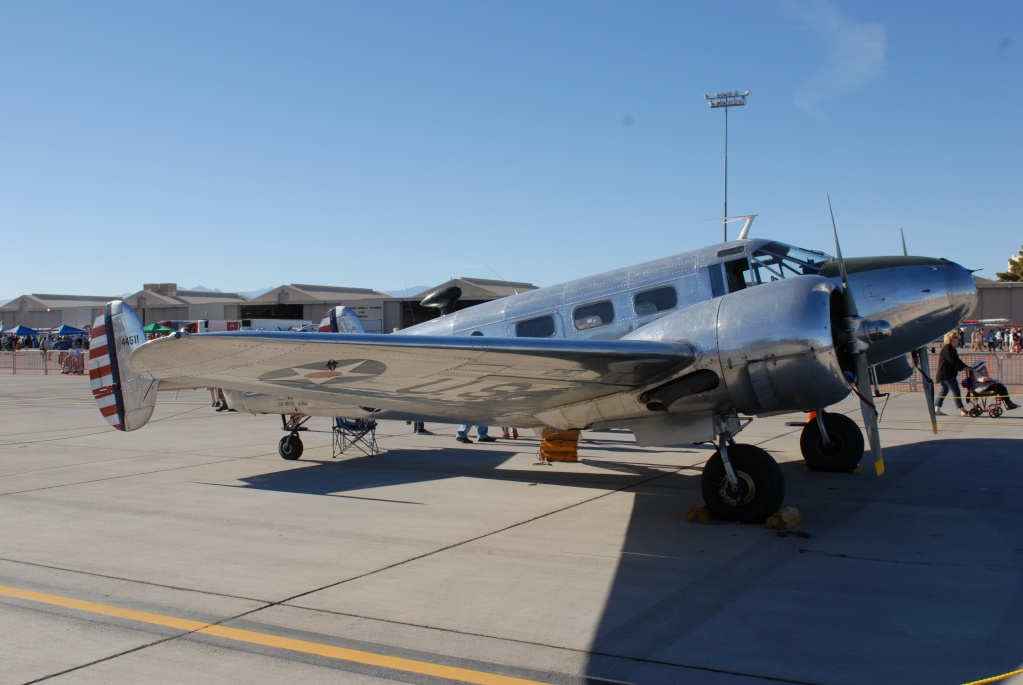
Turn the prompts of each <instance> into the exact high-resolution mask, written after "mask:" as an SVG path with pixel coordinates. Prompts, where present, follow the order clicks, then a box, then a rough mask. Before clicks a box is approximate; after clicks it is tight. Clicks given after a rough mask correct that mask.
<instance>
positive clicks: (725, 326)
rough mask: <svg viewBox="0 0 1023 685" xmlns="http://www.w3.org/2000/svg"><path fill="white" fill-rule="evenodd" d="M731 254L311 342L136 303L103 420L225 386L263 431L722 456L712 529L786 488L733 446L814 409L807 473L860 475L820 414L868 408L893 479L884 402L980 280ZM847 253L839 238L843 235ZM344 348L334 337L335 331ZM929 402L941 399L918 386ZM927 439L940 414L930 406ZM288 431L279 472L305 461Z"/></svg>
mask: <svg viewBox="0 0 1023 685" xmlns="http://www.w3.org/2000/svg"><path fill="white" fill-rule="evenodd" d="M750 221H752V219H750V220H749V221H748V222H747V225H746V227H745V228H744V230H743V231H742V233H741V235H740V238H739V239H738V240H733V241H730V242H725V243H721V244H716V245H713V246H710V247H705V248H701V249H698V250H693V251H691V252H684V253H682V254H678V255H675V256H672V257H665V258H662V259H657V260H654V261H650V262H646V263H643V264H638V265H635V266H630V267H626V268H623V269H618V270H616V271H609V272H606V273H602V274H598V275H596V276H590V277H588V278H582V279H579V280H574V281H569V282H567V283H562V284H560V285H553V286H549V287H545V288H540V289H538V290H534V291H530V292H526V293H521V294H517V295H513V296H510V297H506V298H503V299H500V300H495V301H492V302H487V303H484V304H479V305H476V306H473V307H469V308H466V309H463V310H460V311H454V308H455V301H456V300H457V297H458V295H459V293H457V292H454V290H457V289H446V290H441V291H438V292H434V293H431V294H430V295H429V296H428V297H427V298H425V299H424V300H423V304H424V305H427V306H435V307H438V308H440V309H441V312H442V315H441V316H440V317H439V318H436V319H433V320H430V321H427V322H425V323H421V324H418V325H416V326H412V327H410V328H407V329H404V330H402V331H400V332H397V333H394V334H391V335H366V334H364V329H363V328H362V324H361V322H360V321H359V320H358V317H357V316H356V315H355V314H354V313H353V312H351V311H350V310H346V309H345V308H337V309H336V310H332V311H330V312H328V314H327V316H326V317H325V318H324V322H323V324H321V330H322V331H330V332H318V333H294V332H286V331H285V332H271V331H230V332H218V333H204V334H192V335H190V334H187V333H181V332H179V333H176V334H174V335H172V336H169V337H166V338H159V339H156V340H152V341H149V342H146V341H145V335H144V334H143V333H142V323H141V321H140V320H139V318H138V316H137V315H136V314H135V312H134V311H133V310H132V309H131V308H130V307H129V306H128V305H127V304H125V303H124V302H120V301H115V302H111V303H109V304H108V305H107V306H106V307H105V309H104V311H103V312H102V313H101V314H100V315H99V317H97V319H96V323H95V326H94V328H93V330H92V344H91V350H90V361H89V371H90V377H91V382H92V388H93V394H94V396H95V397H96V400H97V402H98V403H99V405H100V410H101V412H102V413H103V415H104V416H105V417H106V418H107V419H108V421H109V422H110V423H111V424H112V425H113V426H114V427H115V428H118V429H119V430H124V431H131V430H136V429H138V428H141V427H142V426H143V425H144V424H145V423H146V422H147V421H148V420H149V418H150V417H151V416H152V413H153V409H154V406H155V401H156V395H157V390H158V389H163V390H172V389H183V388H204V387H218V388H222V389H225V391H226V392H227V393H228V400H229V402H230V404H231V405H232V406H233V407H234V408H236V409H239V410H244V411H249V412H251V413H257V414H280V415H282V416H284V415H290V414H300V415H303V416H325V417H344V418H348V419H353V418H365V419H384V418H386V419H401V420H433V421H441V422H458V423H463V422H465V423H470V424H493V425H503V426H517V427H519V428H530V427H534V428H539V427H545V426H549V427H553V428H557V429H603V428H618V429H628V430H630V431H632V432H633V434H634V435H635V438H636V441H637V442H638V443H639V444H641V445H644V446H669V445H682V444H692V443H701V442H713V443H716V446H717V450H716V452H715V453H714V455H713V456H712V457H711V459H710V460H709V461H708V462H707V465H706V467H705V469H704V471H703V475H702V480H701V490H702V494H703V496H704V500H705V503H706V505H707V507H708V508H709V509H710V510H711V511H712V513H714V514H715V515H716V516H717V517H719V518H722V519H726V520H737V521H742V522H759V521H763V520H764V519H765V518H766V517H768V516H770V515H771V514H773V513H774V512H776V511H777V510H778V509H779V508H780V506H781V504H782V501H783V499H784V494H785V482H784V477H783V474H782V472H781V469H780V468H779V466H778V464H777V463H776V462H775V461H774V459H773V458H772V457H771V456H770V455H769V454H768V453H767V452H766V451H764V450H762V449H760V448H758V447H755V446H753V445H748V444H742V443H738V442H736V441H735V436H736V435H737V434H738V433H739V432H740V431H741V430H742V429H743V428H745V427H746V426H747V425H748V424H749V422H750V421H751V420H752V417H755V416H766V415H774V414H780V413H786V412H816V418H815V419H810V420H808V421H807V423H806V425H805V427H804V429H803V433H802V436H801V439H800V448H801V452H802V456H803V458H804V459H805V461H806V463H807V465H808V466H809V467H810V468H812V469H817V470H824V471H848V470H851V469H853V468H855V467H856V466H857V465H858V464H859V462H860V460H861V458H862V456H863V454H864V449H865V448H864V438H863V433H861V431H860V429H859V427H858V426H857V425H856V423H855V422H854V421H852V420H851V419H849V418H848V417H846V416H845V415H842V414H837V413H828V412H826V411H825V409H826V408H827V407H829V406H831V405H832V404H834V403H836V402H839V401H840V400H842V399H844V398H845V397H847V396H848V394H849V393H850V392H853V393H855V394H857V395H858V396H859V397H860V402H861V408H862V410H863V417H864V425H865V428H866V430H867V436H868V438H869V441H870V446H871V452H872V456H873V458H874V462H875V467H876V469H877V472H878V474H881V473H882V472H883V462H882V460H881V458H882V454H881V446H880V440H879V437H878V432H877V413H876V411H875V410H874V407H873V404H872V396H873V393H872V387H874V388H876V385H877V384H879V383H888V382H896V381H899V380H904V379H906V378H908V377H909V376H910V375H911V374H912V373H913V372H914V368H915V369H918V370H919V371H920V373H921V374H922V375H923V376H924V378H925V379H927V380H929V379H928V378H927V375H928V369H927V367H926V360H927V356H926V355H923V354H919V352H920V351H921V350H922V348H924V346H926V345H927V344H928V343H929V342H931V341H932V340H934V339H936V338H938V337H940V336H941V335H942V334H944V333H945V332H946V331H948V330H950V329H952V328H954V327H955V326H957V325H958V324H959V323H960V322H961V321H962V320H963V319H964V318H965V317H966V316H967V315H968V314H969V313H970V312H971V311H972V309H973V307H974V305H975V303H976V299H977V292H976V286H975V284H974V280H973V277H972V275H971V273H970V272H969V271H968V270H967V269H965V268H963V267H962V266H960V265H958V264H955V263H953V262H950V261H948V260H945V259H935V258H930V257H913V256H906V255H903V256H893V257H867V258H859V259H842V257H841V250H840V249H837V250H836V251H837V253H838V256H837V257H831V256H829V255H827V254H824V253H822V252H815V251H812V250H806V249H801V248H798V247H794V246H791V245H787V244H785V243H781V242H777V241H773V240H766V239H751V238H749V237H748V233H749V222H750ZM836 248H838V244H837V235H836ZM338 331H340V332H338ZM925 386H927V387H930V386H929V385H927V384H925ZM927 403H928V408H929V411H930V413H931V422H932V426H933V425H936V424H935V423H934V421H935V419H934V415H933V402H932V400H931V394H930V393H928V394H927ZM294 427H295V430H292V431H291V432H290V434H289V435H287V436H285V437H284V438H282V440H281V443H280V452H281V456H283V457H285V458H288V459H296V458H298V457H299V456H300V455H301V451H302V443H301V439H300V437H299V435H298V432H297V424H295V426H294Z"/></svg>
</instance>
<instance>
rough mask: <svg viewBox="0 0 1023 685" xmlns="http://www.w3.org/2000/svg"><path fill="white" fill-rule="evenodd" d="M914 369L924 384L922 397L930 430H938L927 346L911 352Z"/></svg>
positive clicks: (935, 431)
mask: <svg viewBox="0 0 1023 685" xmlns="http://www.w3.org/2000/svg"><path fill="white" fill-rule="evenodd" d="M913 359H914V361H915V362H916V369H917V371H919V372H920V376H921V380H922V381H923V386H924V399H925V400H926V401H927V413H928V414H929V415H930V417H931V430H932V431H934V433H935V434H936V433H937V432H938V417H937V416H935V415H934V381H933V380H932V379H931V362H930V359H929V358H928V357H927V348H926V347H921V348H920V349H919V350H917V351H916V352H914V353H913Z"/></svg>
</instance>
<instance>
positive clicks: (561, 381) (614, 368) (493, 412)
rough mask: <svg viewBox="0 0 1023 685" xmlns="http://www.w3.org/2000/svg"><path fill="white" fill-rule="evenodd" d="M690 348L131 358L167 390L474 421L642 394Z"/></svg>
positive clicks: (559, 342) (204, 343) (597, 346)
mask: <svg viewBox="0 0 1023 685" xmlns="http://www.w3.org/2000/svg"><path fill="white" fill-rule="evenodd" d="M694 358H695V353H694V351H693V350H692V348H691V347H689V346H688V345H685V344H682V343H670V342H651V341H623V340H615V341H607V340H565V339H556V338H542V339H540V338H484V337H478V336H465V337H451V336H420V335H400V334H399V335H357V334H354V335H353V334H329V333H289V332H264V331H251V332H249V331H245V332H226V333H207V334H199V335H181V336H179V337H174V336H172V337H167V338H160V339H157V340H153V341H150V342H147V343H145V344H144V345H142V346H140V347H138V348H137V349H135V350H134V351H133V352H132V353H131V354H130V355H129V356H128V359H127V362H128V365H129V366H130V367H131V369H133V370H134V371H135V372H137V373H140V374H144V375H147V376H151V377H153V378H158V379H160V380H161V385H162V386H163V387H177V388H182V387H193V388H198V387H220V388H227V389H232V390H240V391H247V392H257V393H264V394H269V395H277V396H288V397H296V398H305V399H311V400H321V401H332V402H337V403H338V404H339V405H342V406H359V407H372V408H375V409H389V410H394V411H399V412H409V413H413V414H414V413H419V414H422V415H424V416H430V417H435V418H450V419H452V420H458V421H462V420H466V421H472V420H474V419H477V420H484V419H489V418H493V417H497V416H516V415H518V416H525V415H530V414H534V413H535V412H538V411H543V410H545V409H550V408H552V407H557V406H566V405H569V404H574V403H577V402H582V401H586V400H592V399H595V398H598V397H604V396H607V395H612V394H615V393H619V392H625V391H629V390H636V389H639V388H641V387H643V386H646V385H649V384H650V383H652V382H655V381H658V380H660V379H664V378H669V377H671V376H672V375H674V374H676V373H678V372H679V371H681V370H682V369H684V368H686V367H687V366H689V365H690V364H692V363H693V361H694Z"/></svg>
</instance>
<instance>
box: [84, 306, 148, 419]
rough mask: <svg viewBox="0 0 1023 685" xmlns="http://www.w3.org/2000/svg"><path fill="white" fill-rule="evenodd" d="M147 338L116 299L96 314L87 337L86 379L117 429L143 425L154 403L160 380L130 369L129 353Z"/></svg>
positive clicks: (128, 309)
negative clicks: (128, 362)
mask: <svg viewBox="0 0 1023 685" xmlns="http://www.w3.org/2000/svg"><path fill="white" fill-rule="evenodd" d="M145 341H146V334H145V332H144V331H143V330H142V322H141V321H140V320H139V317H138V314H136V313H135V310H134V309H132V308H131V307H129V306H128V305H127V304H125V303H124V302H121V301H120V300H117V301H115V302H110V303H108V304H107V305H106V306H105V307H103V311H102V312H100V314H99V316H97V317H96V321H95V322H94V323H93V326H92V333H91V335H90V339H89V380H90V382H91V383H92V396H93V397H95V398H96V403H97V404H98V405H99V411H100V413H101V414H103V416H105V417H106V419H107V421H108V422H110V425H111V426H113V427H114V428H116V429H117V430H122V431H133V430H136V429H138V428H142V426H144V425H146V422H147V421H149V417H151V416H152V415H153V409H154V408H155V406H156V390H157V386H158V385H159V383H160V382H159V381H158V380H156V379H155V378H150V377H149V376H143V375H141V374H137V373H135V372H134V371H132V370H131V369H130V368H129V367H128V364H127V362H126V360H127V358H128V355H129V354H131V351H132V350H134V349H135V348H136V347H138V346H139V345H142V344H143V343H144V342H145Z"/></svg>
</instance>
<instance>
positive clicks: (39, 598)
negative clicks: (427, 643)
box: [0, 585, 544, 685]
mask: <svg viewBox="0 0 1023 685" xmlns="http://www.w3.org/2000/svg"><path fill="white" fill-rule="evenodd" d="M0 595H6V596H7V597H15V598H17V599H22V600H25V601H29V602H38V603H40V604H49V605H52V606H58V607H63V608H65V609H74V610H75V611H83V612H86V613H90V614H99V615H101V616H110V617H113V618H122V619H125V620H128V621H136V622H138V623H147V624H149V625H157V626H163V627H165V628H174V629H177V630H182V631H185V632H189V633H200V634H203V635H210V636H212V637H219V638H223V639H225V640H233V641H235V642H245V643H248V644H254V645H262V646H264V647H272V648H274V649H285V650H288V651H291V652H301V653H302V654H312V655H315V656H322V657H327V658H329V659H337V660H339V661H348V662H351V663H356V664H363V665H366V666H376V667H379V668H386V669H390V670H392V671H405V672H407V673H416V674H421V675H429V676H434V677H437V678H447V679H448V680H457V681H461V682H465V683H476V684H478V685H544V684H543V683H540V682H538V681H536V680H525V679H523V678H512V677H510V676H503V675H497V674H494V673H486V672H483V671H473V670H471V669H468V668H458V667H455V666H443V665H440V664H432V663H429V662H426V661H416V660H414V659H403V658H401V657H393V656H387V655H384V654H375V653H373V652H366V651H362V650H358V649H347V648H345V647H336V646H334V645H327V644H323V643H319V642H311V641H309V640H298V639H294V638H289V637H281V636H279V635H271V634H269V633H260V632H256V631H253V630H242V629H239V628H229V627H227V626H220V625H213V624H210V623H204V622H202V621H192V620H189V619H185V618H177V617H174V616H166V615H164V614H155V613H152V612H149V611H136V610H135V609H125V608H123V607H117V606H113V605H110V604H100V603H99V602H90V601H87V600H82V599H73V598H71V597H63V596H61V595H52V594H49V593H45V592H36V591H34V590H23V589H21V588H16V587H10V586H8V585H0Z"/></svg>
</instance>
